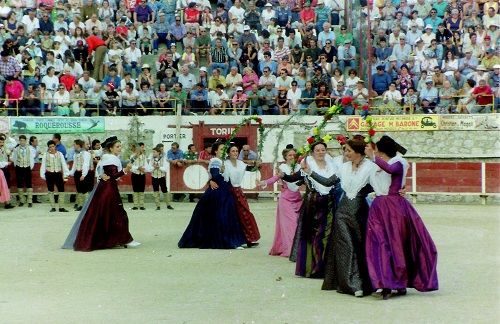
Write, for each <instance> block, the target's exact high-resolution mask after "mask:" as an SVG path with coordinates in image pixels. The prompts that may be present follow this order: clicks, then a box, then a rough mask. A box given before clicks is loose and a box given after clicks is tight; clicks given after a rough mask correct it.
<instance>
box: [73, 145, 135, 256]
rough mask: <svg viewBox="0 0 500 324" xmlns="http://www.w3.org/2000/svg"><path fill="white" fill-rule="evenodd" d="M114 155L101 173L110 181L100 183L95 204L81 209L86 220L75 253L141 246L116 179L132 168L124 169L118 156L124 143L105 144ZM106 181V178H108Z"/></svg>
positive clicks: (105, 158)
mask: <svg viewBox="0 0 500 324" xmlns="http://www.w3.org/2000/svg"><path fill="white" fill-rule="evenodd" d="M105 144H106V147H107V149H108V150H109V152H110V153H111V154H108V155H106V156H103V158H102V160H101V167H102V171H103V172H104V173H105V174H106V175H107V176H108V177H109V179H108V180H106V181H99V183H98V184H97V187H96V189H95V191H94V194H93V196H92V200H91V201H90V202H89V203H88V204H86V206H87V208H85V209H82V211H81V213H83V215H84V216H83V218H82V220H81V223H80V226H79V228H78V233H77V236H76V239H75V242H74V245H73V247H74V249H75V251H84V252H88V251H93V250H98V249H106V248H113V247H117V246H132V247H133V246H138V245H139V244H140V243H138V242H135V241H134V240H133V238H132V235H130V232H129V229H128V217H127V212H126V211H125V209H124V208H123V202H122V200H121V198H120V192H119V191H118V184H117V182H116V181H117V179H118V178H120V177H122V176H123V175H125V172H128V171H130V169H131V168H132V165H131V164H128V165H127V166H126V168H125V170H123V169H122V165H121V161H120V159H119V158H118V155H119V154H120V153H121V148H122V146H121V143H120V141H119V140H118V139H116V137H113V138H110V139H107V140H106V141H105ZM106 178H107V177H106Z"/></svg>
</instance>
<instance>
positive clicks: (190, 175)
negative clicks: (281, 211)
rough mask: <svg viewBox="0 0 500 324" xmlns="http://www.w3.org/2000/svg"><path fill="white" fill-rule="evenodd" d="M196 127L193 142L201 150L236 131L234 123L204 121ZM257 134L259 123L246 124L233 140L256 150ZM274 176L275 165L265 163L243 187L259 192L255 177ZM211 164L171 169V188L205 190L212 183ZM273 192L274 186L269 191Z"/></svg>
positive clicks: (246, 179)
mask: <svg viewBox="0 0 500 324" xmlns="http://www.w3.org/2000/svg"><path fill="white" fill-rule="evenodd" d="M192 129H193V144H194V145H195V146H196V148H197V150H198V152H199V151H201V150H203V149H204V145H205V143H212V144H213V143H215V141H216V140H217V139H220V140H222V141H224V142H225V140H226V135H227V134H231V133H232V132H233V130H234V125H205V123H204V122H203V121H200V122H199V123H198V124H197V125H192ZM257 133H258V126H257V125H251V124H250V123H249V124H248V125H245V126H243V127H241V128H240V130H239V131H238V135H237V136H236V137H235V138H234V139H233V141H234V142H235V143H236V144H237V145H238V147H239V148H240V149H241V146H243V145H245V144H248V145H250V148H251V149H252V150H253V151H255V150H256V149H257ZM272 175H273V167H272V165H271V164H270V163H264V164H263V165H262V166H261V168H260V169H259V170H258V171H255V172H249V171H247V172H246V174H245V177H244V179H243V184H242V187H243V189H244V190H245V191H246V192H247V191H257V188H256V187H255V179H257V178H259V179H267V178H269V177H271V176H272ZM208 180H209V179H208V171H207V164H204V163H196V164H192V165H189V166H182V167H175V166H171V168H170V187H171V188H170V191H172V192H192V191H197V192H203V191H204V190H206V188H207V182H208ZM258 191H272V186H269V187H268V188H266V190H258Z"/></svg>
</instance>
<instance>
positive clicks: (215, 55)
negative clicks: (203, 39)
mask: <svg viewBox="0 0 500 324" xmlns="http://www.w3.org/2000/svg"><path fill="white" fill-rule="evenodd" d="M210 57H211V58H212V62H214V63H226V61H227V60H228V55H227V51H226V49H225V48H224V47H217V46H216V47H214V48H212V49H211V50H210Z"/></svg>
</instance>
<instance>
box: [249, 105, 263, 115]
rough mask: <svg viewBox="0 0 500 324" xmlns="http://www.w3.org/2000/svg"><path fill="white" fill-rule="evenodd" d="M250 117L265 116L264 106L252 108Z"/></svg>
mask: <svg viewBox="0 0 500 324" xmlns="http://www.w3.org/2000/svg"><path fill="white" fill-rule="evenodd" d="M249 110H250V115H256V114H257V115H263V114H264V111H263V110H262V106H257V107H250V109H249Z"/></svg>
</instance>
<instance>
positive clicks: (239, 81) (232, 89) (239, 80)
mask: <svg viewBox="0 0 500 324" xmlns="http://www.w3.org/2000/svg"><path fill="white" fill-rule="evenodd" d="M242 85H243V77H242V76H241V74H239V73H238V68H237V67H236V66H233V67H231V70H230V72H229V74H228V75H227V76H226V92H227V95H228V97H229V98H232V97H233V96H234V94H235V93H236V88H238V87H241V86H242Z"/></svg>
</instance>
